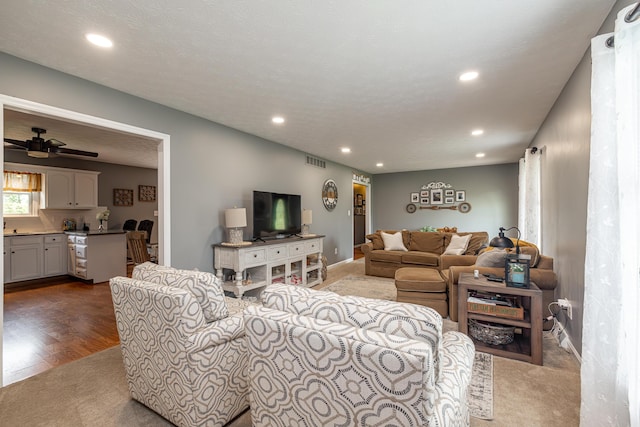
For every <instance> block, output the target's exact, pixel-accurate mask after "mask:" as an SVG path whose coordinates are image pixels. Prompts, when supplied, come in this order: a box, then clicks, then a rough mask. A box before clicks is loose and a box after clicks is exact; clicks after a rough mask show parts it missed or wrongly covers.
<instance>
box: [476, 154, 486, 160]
mask: <svg viewBox="0 0 640 427" xmlns="http://www.w3.org/2000/svg"><path fill="white" fill-rule="evenodd" d="M476 157H477V158H479V159H481V158H483V157H484V153H478V154H476Z"/></svg>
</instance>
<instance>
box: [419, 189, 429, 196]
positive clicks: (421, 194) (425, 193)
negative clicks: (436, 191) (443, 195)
mask: <svg viewBox="0 0 640 427" xmlns="http://www.w3.org/2000/svg"><path fill="white" fill-rule="evenodd" d="M429 194H430V193H429V190H422V191H421V192H420V197H429Z"/></svg>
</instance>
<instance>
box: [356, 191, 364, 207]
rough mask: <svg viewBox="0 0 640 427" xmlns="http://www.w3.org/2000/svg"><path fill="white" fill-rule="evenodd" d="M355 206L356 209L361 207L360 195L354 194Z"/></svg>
mask: <svg viewBox="0 0 640 427" xmlns="http://www.w3.org/2000/svg"><path fill="white" fill-rule="evenodd" d="M355 205H356V206H357V207H361V206H362V194H356V203H355Z"/></svg>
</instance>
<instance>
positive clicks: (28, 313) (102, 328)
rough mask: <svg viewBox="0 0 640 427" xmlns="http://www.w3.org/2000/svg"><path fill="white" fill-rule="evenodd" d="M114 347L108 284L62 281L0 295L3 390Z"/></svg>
mask: <svg viewBox="0 0 640 427" xmlns="http://www.w3.org/2000/svg"><path fill="white" fill-rule="evenodd" d="M69 280H72V279H69ZM118 343H119V338H118V331H117V329H116V322H115V316H114V313H113V303H112V301H111V292H110V289H109V283H108V282H104V283H99V284H95V285H90V284H85V283H82V282H76V281H65V282H64V283H61V284H56V285H49V286H45V287H40V288H35V289H26V290H19V291H12V292H8V293H5V295H4V333H3V384H4V385H8V384H11V383H14V382H16V381H20V380H22V379H25V378H28V377H30V376H33V375H36V374H38V373H40V372H43V371H45V370H47V369H51V368H54V367H56V366H59V365H62V364H65V363H68V362H71V361H74V360H76V359H80V358H82V357H85V356H88V355H90V354H93V353H96V352H98V351H101V350H105V349H107V348H109V347H112V346H114V345H117V344H118Z"/></svg>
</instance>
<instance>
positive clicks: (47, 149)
mask: <svg viewBox="0 0 640 427" xmlns="http://www.w3.org/2000/svg"><path fill="white" fill-rule="evenodd" d="M31 130H32V131H33V132H34V133H36V136H34V137H33V138H31V139H27V140H26V141H20V140H18V139H11V138H5V139H4V141H5V142H8V143H9V144H13V145H17V146H18V147H21V148H23V149H25V150H27V156H29V157H36V158H39V159H46V158H49V157H53V156H56V155H63V156H64V155H74V156H88V157H98V153H94V152H91V151H83V150H74V149H73V148H64V147H63V146H64V145H67V144H65V143H64V142H62V141H58V140H57V139H47V140H45V139H44V138H41V137H40V135H42V134H45V133H47V130H46V129H42V128H36V127H34V128H31Z"/></svg>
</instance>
